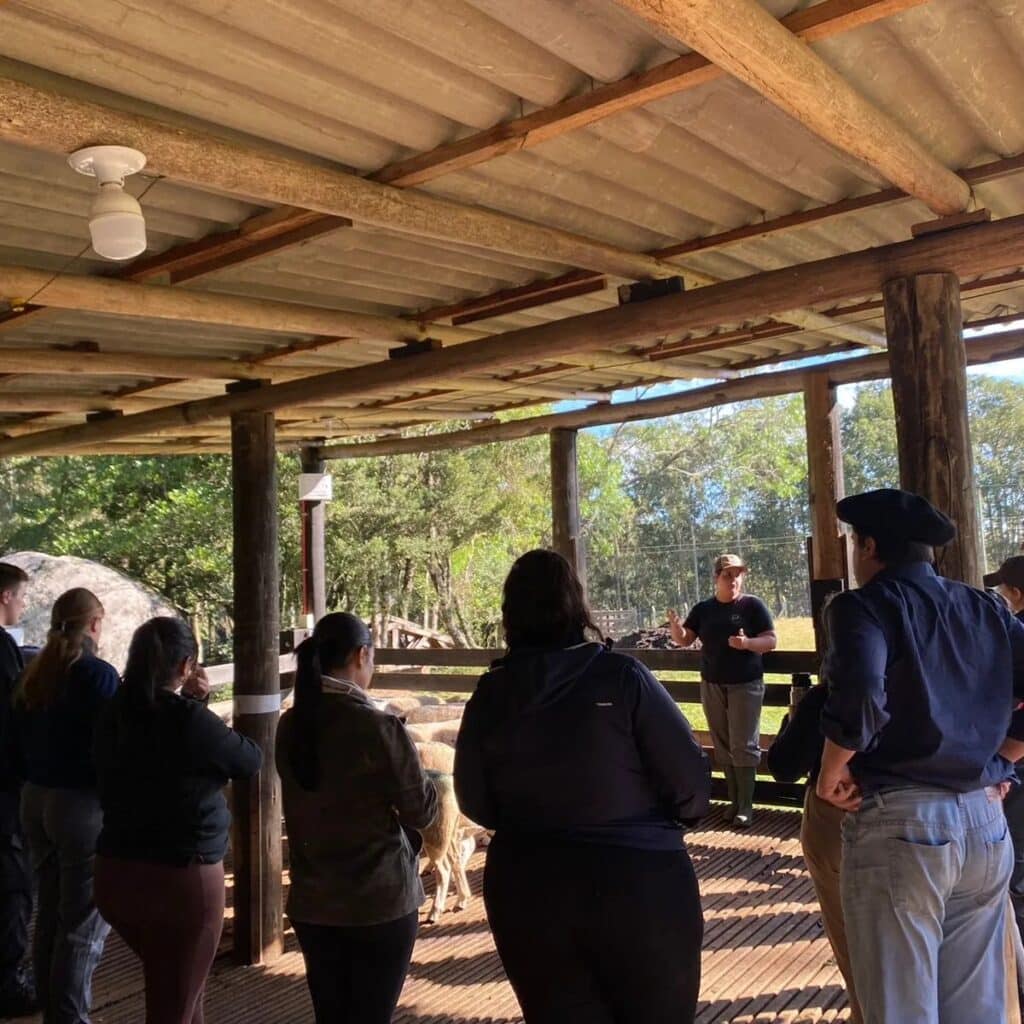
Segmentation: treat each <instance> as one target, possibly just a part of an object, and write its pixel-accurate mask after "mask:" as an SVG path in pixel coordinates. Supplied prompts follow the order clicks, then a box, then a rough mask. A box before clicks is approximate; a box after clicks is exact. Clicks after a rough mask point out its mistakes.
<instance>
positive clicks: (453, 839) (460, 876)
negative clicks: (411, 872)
mask: <svg viewBox="0 0 1024 1024" xmlns="http://www.w3.org/2000/svg"><path fill="white" fill-rule="evenodd" d="M430 746H432V747H433V746H437V744H430ZM428 754H429V752H428ZM421 756H422V751H421ZM427 777H428V778H429V779H430V781H431V782H432V783H433V785H434V788H435V790H436V791H437V817H436V818H435V819H434V820H433V822H431V824H430V825H428V826H427V827H426V828H424V829H421V830H420V835H422V836H423V853H424V855H425V858H426V860H425V861H421V862H420V872H421V873H422V871H423V869H424V867H427V868H429V869H430V870H432V871H433V872H434V876H435V882H436V885H435V888H434V901H433V903H432V904H431V907H430V914H429V916H428V917H427V922H428V923H429V924H437V923H438V921H440V920H441V915H442V914H443V913H444V907H445V902H446V900H447V898H448V887H449V885H450V884H451V880H452V875H453V874H454V876H455V889H456V892H457V893H458V899H457V900H456V902H455V909H456V910H465V908H466V907H467V906H468V905H469V898H470V896H471V895H472V893H471V891H470V888H469V879H468V878H467V877H466V865H467V864H468V863H469V859H470V857H472V856H473V851H474V850H475V849H476V839H475V837H474V836H473V835H472V834H471V833H470V832H469V831H468V829H467V828H466V822H465V820H464V819H463V817H462V814H461V812H460V811H459V805H458V803H457V802H456V800H455V783H454V781H453V779H452V776H451V774H450V773H448V772H441V771H435V770H433V769H427Z"/></svg>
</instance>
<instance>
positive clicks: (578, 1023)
mask: <svg viewBox="0 0 1024 1024" xmlns="http://www.w3.org/2000/svg"><path fill="white" fill-rule="evenodd" d="M484 901H485V903H486V905H487V917H488V920H489V921H490V924H491V930H492V931H493V932H494V940H495V943H496V944H497V947H498V953H499V954H500V956H501V961H502V963H503V964H504V966H505V972H506V974H508V978H509V981H510V982H511V983H512V987H513V988H514V989H515V992H516V995H517V996H518V998H519V1004H520V1006H521V1007H522V1010H523V1015H524V1017H525V1018H526V1022H527V1024H568V1022H572V1024H692V1021H693V1018H694V1013H695V1011H696V1005H697V994H698V991H699V989H700V946H701V939H702V938H703V934H704V919H703V915H702V913H701V906H700V892H699V891H698V889H697V879H696V876H695V875H694V873H693V865H692V864H691V863H690V857H689V854H687V853H686V851H685V850H679V851H678V852H676V851H670V852H664V853H662V852H650V851H646V850H631V849H625V848H622V847H611V846H591V845H583V844H577V845H568V844H567V845H561V846H546V847H543V848H538V847H536V846H523V845H521V844H519V843H515V844H513V843H508V842H503V840H502V838H501V836H500V835H499V836H498V837H496V839H495V840H494V841H493V842H492V843H491V846H490V848H489V849H488V852H487V867H486V869H485V871H484Z"/></svg>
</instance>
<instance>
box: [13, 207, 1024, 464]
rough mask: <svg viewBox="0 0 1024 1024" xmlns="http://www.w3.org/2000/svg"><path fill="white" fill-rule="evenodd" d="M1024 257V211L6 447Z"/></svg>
mask: <svg viewBox="0 0 1024 1024" xmlns="http://www.w3.org/2000/svg"><path fill="white" fill-rule="evenodd" d="M1021 265H1024V215H1022V216H1017V217H1008V218H1006V219H1005V220H1001V221H995V222H993V223H989V224H982V225H977V226H974V227H966V228H962V229H960V230H958V231H953V232H946V233H943V234H934V235H928V236H926V237H923V238H919V239H914V240H912V241H909V242H901V243H898V244H896V245H890V246H883V247H881V248H877V249H869V250H865V251H862V252H855V253H849V254H847V255H844V256H835V257H832V258H830V259H826V260H818V261H816V262H813V263H805V264H802V265H800V266H797V267H787V268H785V269H783V270H776V271H770V272H768V273H764V274H755V275H751V276H750V277H746V278H741V279H740V280H737V281H729V282H726V283H724V284H720V285H714V286H711V287H707V288H700V289H698V290H696V291H694V292H689V293H681V294H670V295H666V296H664V297H662V298H657V299H652V300H650V301H648V302H644V303H640V304H638V305H627V306H619V307H616V308H614V309H608V310H601V311H599V312H596V313H587V314H584V315H581V316H576V317H570V318H567V319H565V320H560V321H557V322H556V323H552V324H541V325H538V326H535V327H530V328H526V329H523V330H519V331H510V332H508V333H506V334H501V335H495V336H491V337H488V338H482V339H480V340H478V341H473V342H469V343H467V344H465V345H459V346H457V347H455V348H447V349H438V350H433V351H427V352H423V353H422V354H419V355H416V356H411V357H409V358H405V359H399V360H389V361H385V362H381V363H371V364H368V365H363V366H357V367H353V368H351V369H344V370H338V371H335V372H332V373H327V374H323V375H321V376H318V377H310V378H304V379H303V380H299V381H288V382H285V383H283V384H276V385H272V386H268V387H261V388H256V389H251V390H248V391H245V392H236V393H232V394H228V395H224V396H221V397H217V398H210V399H204V400H201V401H195V402H187V403H185V404H183V405H178V406H171V407H169V408H166V409H158V410H155V411H153V412H146V413H140V414H137V415H134V416H123V417H117V418H113V419H109V420H105V421H102V422H93V423H88V424H85V425H84V426H74V427H65V428H60V429H56V430H48V431H40V432H38V433H36V434H31V435H28V436H26V437H22V438H14V439H10V440H7V441H0V457H3V456H10V455H22V454H31V453H33V452H41V451H47V450H53V449H59V450H63V449H65V448H68V447H72V448H73V447H76V446H79V445H81V446H87V445H89V444H92V443H94V442H106V441H114V440H118V439H120V438H125V437H130V436H132V435H140V434H143V435H144V434H148V433H153V432H168V433H173V431H174V429H175V428H176V427H178V426H182V425H194V424H196V423H202V422H205V421H209V420H215V419H219V418H223V417H225V416H227V415H230V414H232V413H234V412H238V411H240V410H252V409H263V410H270V409H277V408H281V407H282V406H286V405H294V404H296V403H298V402H310V401H316V400H318V399H326V398H345V397H352V396H367V395H369V394H372V393H374V392H380V391H385V392H386V391H389V390H401V389H403V388H407V387H413V386H415V387H423V386H426V385H434V384H436V383H437V382H438V381H439V380H441V379H451V378H453V377H459V376H461V375H465V374H472V373H480V372H490V371H493V370H495V369H496V368H499V367H503V366H514V365H515V364H516V363H523V362H529V361H531V360H538V361H540V360H551V359H559V358H561V357H563V356H568V355H572V354H575V353H581V352H586V351H587V350H590V349H598V348H603V347H607V346H608V345H611V346H614V345H616V344H629V343H631V342H639V341H643V340H653V339H656V338H658V337H659V336H662V335H664V334H665V333H668V332H670V331H678V330H694V329H697V328H700V327H708V326H715V325H717V324H719V323H723V322H730V321H735V320H742V319H745V318H750V317H755V316H766V315H770V314H772V313H774V312H776V311H778V310H779V309H791V308H793V307H794V306H797V305H800V304H802V303H806V302H807V301H808V300H811V299H813V300H815V301H818V302H821V303H826V302H839V301H840V300H842V299H844V298H852V297H856V296H862V295H873V294H877V293H878V291H879V290H880V289H881V288H882V286H883V284H884V283H885V281H887V280H889V279H890V278H892V277H897V276H907V275H913V274H917V273H922V272H928V271H932V270H934V269H935V268H936V267H941V268H943V269H944V270H947V271H949V272H951V273H956V274H958V275H959V276H970V275H975V274H984V273H988V272H993V271H996V270H999V269H1002V268H1004V267H1007V266H1014V267H1016V266H1021ZM133 287H137V288H144V287H146V286H144V285H136V286H133ZM722 386H724V385H722Z"/></svg>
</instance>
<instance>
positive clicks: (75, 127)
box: [0, 78, 679, 280]
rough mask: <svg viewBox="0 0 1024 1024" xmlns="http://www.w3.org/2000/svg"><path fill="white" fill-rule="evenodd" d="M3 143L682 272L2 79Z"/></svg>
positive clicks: (557, 259)
mask: <svg viewBox="0 0 1024 1024" xmlns="http://www.w3.org/2000/svg"><path fill="white" fill-rule="evenodd" d="M0 138H4V139H8V140H10V141H12V142H16V143H18V144H20V145H26V146H34V147H37V148H43V149H48V150H50V151H56V152H60V153H67V152H70V151H72V150H74V149H76V148H78V147H79V146H80V145H83V144H84V143H85V142H86V141H88V142H90V143H92V144H95V143H96V142H98V141H103V140H110V141H112V142H114V141H116V142H117V143H119V144H120V145H129V146H133V147H134V148H136V149H140V150H141V151H142V152H144V153H145V154H146V158H147V165H146V166H147V170H149V171H151V172H152V173H155V174H161V175H164V176H166V177H169V178H173V179H174V180H175V181H180V182H184V183H187V184H192V185H195V186H197V187H199V188H208V189H211V188H212V189H219V190H222V191H225V192H228V193H231V194H235V195H247V196H251V197H254V198H255V199H257V200H259V201H262V202H268V203H274V204H278V205H282V206H293V207H301V208H302V209H306V210H314V211H318V212H320V213H323V214H327V215H330V216H333V217H351V218H352V219H353V220H358V221H359V222H360V223H364V224H371V225H375V226H377V227H383V228H389V229H391V230H395V231H402V232H405V233H407V234H412V235H420V236H423V237H427V238H436V239H444V240H447V241H450V242H458V243H461V244H464V245H474V246H478V247H480V248H483V249H486V250H489V251H493V252H503V253H508V254H512V255H518V256H526V257H529V258H532V259H539V260H545V261H548V262H554V263H567V264H569V265H570V266H582V267H586V268H587V269H589V270H596V271H601V272H602V273H606V274H611V275H613V276H616V277H623V278H626V279H630V280H635V279H644V278H657V277H668V276H671V275H673V274H676V273H678V272H679V271H678V268H677V267H672V266H671V265H670V264H666V263H663V262H661V261H660V260H657V259H653V258H652V257H650V256H646V255H644V254H642V253H634V252H629V251H627V250H625V249H620V248H618V247H617V246H614V245H609V244H608V243H606V242H601V241H598V240H596V239H592V238H586V237H584V236H582V235H577V234H573V233H572V232H569V231H563V230H561V229H559V228H553V227H549V226H547V225H544V224H537V223H534V222H532V221H526V220H522V219H520V218H518V217H511V216H508V215H507V214H502V213H497V212H495V211H493V210H488V209H484V208H481V207H472V206H465V205H463V204H460V203H456V202H450V201H448V200H445V199H439V198H437V197H435V196H431V195H427V194H426V193H422V192H415V191H402V190H400V189H397V188H393V187H391V186H388V185H382V184H379V183H378V182H375V181H370V180H368V179H365V178H360V177H357V176H356V175H354V174H350V173H348V172H347V171H343V170H341V169H340V168H337V167H332V166H328V167H325V166H323V165H322V164H318V163H316V162H314V161H312V160H302V159H297V158H289V157H282V156H279V155H277V154H276V153H274V152H272V151H271V150H269V149H263V148H260V147H258V146H257V145H255V144H254V145H241V144H239V143H235V142H228V141H226V140H224V139H222V138H220V137H218V136H216V135H213V134H210V133H206V132H201V131H196V130H191V129H184V128H180V127H176V126H172V125H169V124H166V123H164V122H162V121H158V120H156V119H155V118H150V117H144V116H141V115H138V114H132V113H127V112H125V111H122V110H118V109H115V108H114V107H109V106H104V105H101V104H98V103H93V102H89V101H86V100H80V99H76V98H73V97H70V96H66V95H63V94H61V93H57V92H54V91H52V90H49V89H41V88H38V87H35V86H33V85H29V84H27V83H25V82H19V81H16V80H15V79H11V78H0Z"/></svg>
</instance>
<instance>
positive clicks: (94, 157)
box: [68, 146, 146, 260]
mask: <svg viewBox="0 0 1024 1024" xmlns="http://www.w3.org/2000/svg"><path fill="white" fill-rule="evenodd" d="M68 163H69V164H70V165H71V166H72V167H73V168H74V169H75V170H76V171H78V173H79V174H88V175H89V176H90V177H93V178H95V179H96V183H97V184H98V185H99V195H97V196H96V198H95V199H94V200H93V202H92V207H91V208H90V210H89V234H90V236H91V237H92V247H93V249H94V250H95V252H96V254H97V255H98V256H103V257H104V258H105V259H108V260H130V259H131V258H132V257H133V256H138V255H139V254H140V253H143V252H145V251H146V218H145V217H144V216H143V215H142V207H141V206H139V202H138V200H137V199H136V198H135V197H134V196H131V195H129V194H128V193H127V192H125V190H124V179H125V178H126V177H128V175H129V174H136V173H137V172H138V171H141V170H142V168H143V167H145V166H146V158H145V156H143V154H142V153H140V152H139V151H138V150H137V149H129V148H128V147H127V146H89V147H88V148H87V149H80V150H78V151H77V152H75V153H72V154H71V156H69V157H68Z"/></svg>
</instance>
